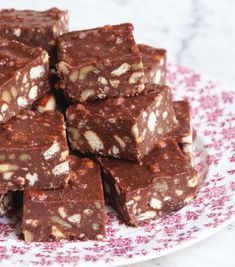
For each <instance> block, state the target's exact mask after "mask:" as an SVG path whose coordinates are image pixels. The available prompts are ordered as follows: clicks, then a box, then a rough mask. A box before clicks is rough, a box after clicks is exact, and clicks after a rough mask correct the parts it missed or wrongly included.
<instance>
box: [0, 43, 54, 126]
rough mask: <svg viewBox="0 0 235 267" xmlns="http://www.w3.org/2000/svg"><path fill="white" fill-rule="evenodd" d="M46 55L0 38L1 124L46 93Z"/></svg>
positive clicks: (47, 69) (47, 83) (47, 75)
mask: <svg viewBox="0 0 235 267" xmlns="http://www.w3.org/2000/svg"><path fill="white" fill-rule="evenodd" d="M48 77H49V64H48V54H47V52H46V51H44V50H43V49H41V48H32V47H28V46H26V45H24V44H22V43H19V42H16V41H8V40H6V39H0V123H5V122H6V121H7V120H9V119H10V118H11V117H13V116H15V115H16V114H18V113H19V112H20V111H22V110H23V109H26V108H29V107H31V106H32V104H33V102H34V101H35V100H37V99H38V98H40V97H41V96H43V95H44V94H45V93H46V92H47V91H48V90H49V82H48Z"/></svg>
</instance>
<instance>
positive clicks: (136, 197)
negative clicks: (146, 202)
mask: <svg viewBox="0 0 235 267" xmlns="http://www.w3.org/2000/svg"><path fill="white" fill-rule="evenodd" d="M133 199H134V200H135V201H139V200H141V199H142V197H141V195H137V196H134V197H133Z"/></svg>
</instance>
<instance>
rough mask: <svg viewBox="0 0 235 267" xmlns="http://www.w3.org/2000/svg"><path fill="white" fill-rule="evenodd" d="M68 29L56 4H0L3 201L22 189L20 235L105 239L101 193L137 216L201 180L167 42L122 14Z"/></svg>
mask: <svg viewBox="0 0 235 267" xmlns="http://www.w3.org/2000/svg"><path fill="white" fill-rule="evenodd" d="M67 31H68V14H67V11H61V10H59V9H57V8H52V9H50V10H47V11H43V12H39V11H30V10H24V11H16V10H13V9H9V10H1V11H0V143H1V148H0V213H1V214H4V213H6V211H8V210H9V209H10V208H11V205H12V204H11V203H12V201H11V198H12V195H15V193H14V192H19V191H23V194H24V198H23V218H22V229H23V233H24V238H25V240H26V241H51V240H61V239H79V240H86V239H94V240H102V239H103V238H104V236H105V203H104V196H105V200H106V203H107V204H109V205H111V206H112V207H113V208H114V209H115V210H116V211H117V213H118V215H119V217H120V218H121V219H122V220H123V221H124V222H125V223H126V224H128V225H131V226H138V225H141V224H143V223H144V222H148V221H149V220H152V219H156V218H159V217H162V216H164V215H167V214H169V213H171V212H173V211H177V210H179V209H180V208H182V207H183V206H184V205H186V204H187V203H189V202H190V201H191V200H192V199H193V198H194V197H195V195H196V193H197V191H198V188H199V185H200V179H199V178H198V176H197V172H196V171H195V169H194V168H193V167H192V166H191V159H192V151H191V150H192V127H191V119H190V107H189V103H188V102H187V101H175V102H173V101H172V96H171V91H170V88H169V87H168V86H166V85H165V83H166V72H167V70H166V51H165V50H164V49H156V48H153V47H150V46H147V45H136V43H135V40H134V37H133V26H132V25H131V24H129V23H125V24H121V25H115V26H110V25H108V26H104V27H100V28H96V29H90V30H81V31H74V32H68V33H67ZM67 138H68V140H67ZM101 177H102V178H101ZM16 201H19V200H16Z"/></svg>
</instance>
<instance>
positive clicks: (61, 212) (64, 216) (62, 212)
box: [58, 207, 67, 219]
mask: <svg viewBox="0 0 235 267" xmlns="http://www.w3.org/2000/svg"><path fill="white" fill-rule="evenodd" d="M58 213H59V215H60V217H61V218H63V219H64V218H66V217H67V213H66V211H65V208H64V207H59V208H58Z"/></svg>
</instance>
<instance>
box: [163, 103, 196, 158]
mask: <svg viewBox="0 0 235 267" xmlns="http://www.w3.org/2000/svg"><path fill="white" fill-rule="evenodd" d="M173 107H174V111H175V116H176V118H177V120H178V123H179V124H178V127H177V128H176V129H175V130H174V131H172V132H170V133H169V134H168V135H167V136H168V137H171V138H173V139H175V140H176V141H177V142H178V145H179V147H180V149H181V150H182V152H183V154H184V155H185V157H186V158H187V159H188V160H189V161H191V160H192V145H193V133H192V132H193V131H192V122H191V112H190V105H189V102H188V101H174V102H173Z"/></svg>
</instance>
